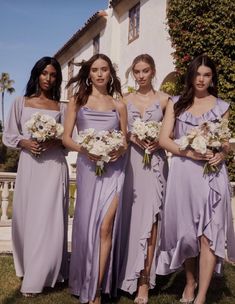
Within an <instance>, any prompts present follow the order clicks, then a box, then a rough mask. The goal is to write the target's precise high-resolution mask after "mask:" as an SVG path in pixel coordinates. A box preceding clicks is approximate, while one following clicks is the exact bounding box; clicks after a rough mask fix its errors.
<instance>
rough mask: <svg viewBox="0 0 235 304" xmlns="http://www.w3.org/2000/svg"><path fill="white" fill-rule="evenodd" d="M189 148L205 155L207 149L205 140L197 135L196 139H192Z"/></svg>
mask: <svg viewBox="0 0 235 304" xmlns="http://www.w3.org/2000/svg"><path fill="white" fill-rule="evenodd" d="M191 147H192V148H193V149H194V150H195V151H196V152H199V153H202V154H205V153H206V149H207V140H206V139H205V138H204V137H203V136H201V135H199V136H197V137H195V138H194V140H193V142H192V144H191Z"/></svg>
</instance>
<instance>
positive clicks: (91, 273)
mask: <svg viewBox="0 0 235 304" xmlns="http://www.w3.org/2000/svg"><path fill="white" fill-rule="evenodd" d="M76 124H77V129H78V131H81V130H85V129H87V128H94V129H95V130H97V131H99V130H114V129H115V130H119V128H120V127H119V114H118V112H117V111H115V110H113V111H107V112H100V111H95V110H92V109H89V108H87V107H82V108H81V109H80V110H79V111H78V113H77V123H76ZM123 165H124V159H123V158H119V159H118V160H117V161H116V162H111V163H109V164H105V173H104V174H103V175H102V176H101V177H98V176H96V175H95V163H94V162H92V161H90V160H89V159H88V158H87V157H86V156H85V155H82V154H81V155H78V158H77V189H78V194H77V201H76V208H75V214H74V221H73V232H72V255H71V263H70V275H69V287H70V290H71V293H72V294H74V295H77V296H79V301H80V302H81V303H86V302H88V301H91V300H94V298H95V294H96V290H97V282H98V275H99V251H100V227H101V224H102V221H103V219H104V216H105V214H106V213H107V210H108V208H109V206H110V205H111V203H112V201H113V199H114V197H115V195H118V197H119V201H120V199H121V192H122V186H123V181H124V172H123ZM119 209H120V204H119V205H118V209H117V212H116V216H115V221H114V226H113V232H112V248H111V253H110V257H109V260H108V263H107V267H106V272H105V277H104V279H103V284H102V292H104V293H110V292H112V290H113V284H115V282H113V277H112V274H113V271H114V267H115V265H114V264H113V257H114V243H115V236H116V231H117V227H118V225H119V218H120V216H119V213H120V212H119Z"/></svg>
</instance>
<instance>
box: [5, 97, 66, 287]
mask: <svg viewBox="0 0 235 304" xmlns="http://www.w3.org/2000/svg"><path fill="white" fill-rule="evenodd" d="M36 112H40V113H43V114H47V115H50V116H52V117H54V118H55V119H56V121H57V122H62V121H63V117H64V109H63V107H62V105H61V111H54V110H44V109H36V108H32V107H25V106H24V98H23V97H19V98H16V100H15V102H14V103H13V106H12V108H11V111H10V114H9V116H8V119H7V123H6V126H5V130H4V135H3V142H4V144H5V145H6V146H8V147H11V148H17V145H18V143H19V141H20V140H21V139H28V138H30V134H29V133H28V131H27V130H26V129H25V126H24V125H25V122H26V121H27V120H29V119H30V118H31V116H32V114H34V113H36ZM68 183H69V179H68V167H67V162H66V159H65V155H64V150H63V148H62V147H61V148H59V147H55V148H52V149H50V150H47V151H45V152H44V153H42V154H41V156H40V157H39V158H36V157H34V156H32V155H31V154H30V152H29V151H27V150H24V149H22V150H21V153H20V159H19V164H18V171H17V177H16V182H15V191H14V198H13V218H12V242H13V257H14V264H15V270H16V275H17V276H19V277H23V281H22V286H21V292H23V293H40V292H42V290H43V287H46V286H48V287H53V286H54V285H55V283H56V281H57V280H59V281H61V280H63V279H67V278H68V257H67V219H68V212H67V211H68V198H69V197H68Z"/></svg>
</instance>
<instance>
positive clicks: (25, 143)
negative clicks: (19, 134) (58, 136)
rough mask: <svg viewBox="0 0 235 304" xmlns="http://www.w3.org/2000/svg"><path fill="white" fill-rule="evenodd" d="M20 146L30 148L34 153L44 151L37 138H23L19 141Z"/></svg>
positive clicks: (38, 153)
mask: <svg viewBox="0 0 235 304" xmlns="http://www.w3.org/2000/svg"><path fill="white" fill-rule="evenodd" d="M19 146H20V147H21V148H23V149H25V150H28V151H29V152H31V153H32V154H34V155H38V156H39V155H40V154H41V152H42V147H41V144H40V143H38V142H37V141H36V140H32V139H21V140H20V141H19Z"/></svg>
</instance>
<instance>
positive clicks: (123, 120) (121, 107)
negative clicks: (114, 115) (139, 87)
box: [110, 100, 128, 161]
mask: <svg viewBox="0 0 235 304" xmlns="http://www.w3.org/2000/svg"><path fill="white" fill-rule="evenodd" d="M115 104H116V110H117V111H118V113H119V118H120V130H121V131H122V133H123V135H124V146H123V147H120V148H119V149H118V150H114V151H112V152H111V153H110V156H111V161H116V160H117V159H118V158H119V157H120V156H121V155H123V154H124V153H125V152H126V150H127V146H128V145H127V109H126V105H125V103H124V102H123V101H121V100H119V101H118V102H116V103H115Z"/></svg>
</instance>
